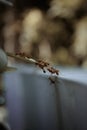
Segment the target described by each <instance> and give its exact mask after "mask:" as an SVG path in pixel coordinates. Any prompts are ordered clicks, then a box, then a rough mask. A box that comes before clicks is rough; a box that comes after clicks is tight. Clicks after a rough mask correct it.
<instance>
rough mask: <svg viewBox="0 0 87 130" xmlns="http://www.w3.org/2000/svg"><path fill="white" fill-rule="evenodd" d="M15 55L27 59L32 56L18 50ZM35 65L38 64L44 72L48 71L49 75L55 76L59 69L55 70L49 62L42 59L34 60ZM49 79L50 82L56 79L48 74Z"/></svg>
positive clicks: (53, 82)
mask: <svg viewBox="0 0 87 130" xmlns="http://www.w3.org/2000/svg"><path fill="white" fill-rule="evenodd" d="M15 55H16V56H20V57H22V58H25V59H26V58H27V59H30V58H32V57H31V56H29V55H27V54H25V53H24V52H18V53H16V54H15ZM32 59H33V58H32ZM35 65H37V66H39V68H41V69H42V70H43V72H44V73H46V71H48V72H50V73H51V75H53V74H55V75H56V76H58V75H59V70H57V69H55V68H53V67H52V66H50V64H49V63H48V62H45V61H43V60H36V62H35ZM49 80H50V81H51V83H52V84H55V81H56V80H55V78H53V77H52V76H50V77H49Z"/></svg>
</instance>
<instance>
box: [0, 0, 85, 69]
mask: <svg viewBox="0 0 87 130" xmlns="http://www.w3.org/2000/svg"><path fill="white" fill-rule="evenodd" d="M8 2H12V4H13V6H9V5H8V4H6V3H5V1H4V0H2V1H0V47H1V48H3V49H4V50H5V51H8V52H12V53H15V52H26V53H27V54H29V55H32V56H33V58H40V59H45V60H47V61H50V62H53V63H55V64H57V65H67V66H81V67H86V68H87V0H43V1H42V0H22V1H21V0H13V1H11V0H10V1H8Z"/></svg>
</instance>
